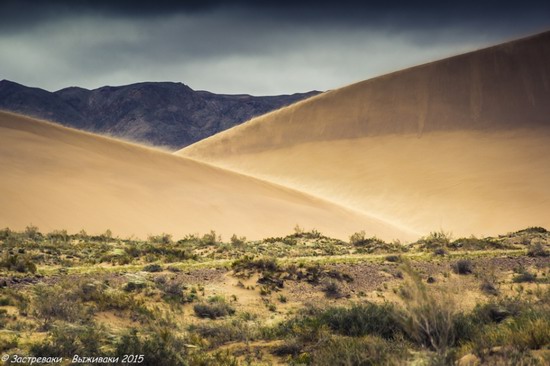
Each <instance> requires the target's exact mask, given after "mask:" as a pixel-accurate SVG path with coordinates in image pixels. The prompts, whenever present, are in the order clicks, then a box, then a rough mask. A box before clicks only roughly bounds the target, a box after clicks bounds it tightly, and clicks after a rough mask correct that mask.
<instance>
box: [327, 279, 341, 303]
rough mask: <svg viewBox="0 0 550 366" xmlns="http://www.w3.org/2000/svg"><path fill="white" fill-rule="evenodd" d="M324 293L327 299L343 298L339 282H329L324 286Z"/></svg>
mask: <svg viewBox="0 0 550 366" xmlns="http://www.w3.org/2000/svg"><path fill="white" fill-rule="evenodd" d="M323 292H324V293H325V296H326V297H329V298H333V299H335V298H339V297H341V296H342V290H341V288H340V284H338V282H336V281H333V280H329V281H327V282H326V283H325V285H324V286H323Z"/></svg>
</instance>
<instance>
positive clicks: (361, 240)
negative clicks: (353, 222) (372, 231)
mask: <svg viewBox="0 0 550 366" xmlns="http://www.w3.org/2000/svg"><path fill="white" fill-rule="evenodd" d="M349 243H350V244H351V245H353V246H355V247H366V246H373V245H376V244H382V245H385V244H387V243H386V242H385V241H383V240H382V239H378V238H377V237H374V236H373V237H371V238H367V237H366V233H365V232H364V231H359V232H357V233H354V234H352V235H351V236H350V237H349Z"/></svg>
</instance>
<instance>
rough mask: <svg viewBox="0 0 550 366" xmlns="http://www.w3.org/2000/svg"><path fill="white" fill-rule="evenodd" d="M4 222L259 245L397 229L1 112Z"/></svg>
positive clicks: (182, 161) (253, 182) (205, 168)
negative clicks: (202, 236)
mask: <svg viewBox="0 0 550 366" xmlns="http://www.w3.org/2000/svg"><path fill="white" fill-rule="evenodd" d="M0 166H1V167H2V179H1V180H0V191H1V192H2V195H1V196H0V207H2V210H1V213H0V222H1V224H2V225H3V226H8V227H10V228H11V229H15V230H18V229H22V228H24V227H25V226H27V225H29V224H31V223H32V224H33V225H37V226H38V227H40V228H41V229H42V230H44V231H50V230H54V229H66V230H68V231H69V232H78V231H79V230H81V229H84V230H86V231H88V232H90V233H102V232H104V231H105V230H106V229H110V230H112V231H113V232H115V233H117V235H122V236H131V235H135V236H138V237H146V236H147V235H153V234H159V233H162V232H165V233H169V234H171V235H174V237H183V236H185V235H187V234H194V233H205V232H209V231H210V230H215V231H216V232H217V233H218V234H221V235H222V236H223V237H224V238H225V239H228V238H229V237H230V236H231V235H232V234H233V233H235V234H238V235H246V236H247V237H249V238H251V239H255V238H256V239H257V238H262V237H267V236H278V235H283V234H285V233H288V232H290V231H292V229H293V228H294V226H295V225H296V224H299V225H300V226H302V227H306V228H308V229H310V228H319V230H321V229H322V230H323V232H324V233H327V234H329V235H333V236H336V237H339V238H347V237H348V236H349V235H350V234H351V233H353V232H355V231H357V230H361V229H365V230H369V231H372V232H376V233H378V234H379V235H380V236H382V237H385V238H388V239H392V238H394V237H410V235H411V234H410V233H406V232H403V231H401V230H399V229H397V228H396V227H394V226H392V225H388V224H385V223H383V222H381V221H379V220H376V219H373V218H369V217H366V216H364V215H361V214H358V213H355V212H353V211H351V210H348V209H346V208H343V207H340V206H337V205H335V204H331V203H328V202H326V201H323V200H322V199H318V198H315V197H312V196H309V195H307V194H304V193H301V192H297V191H295V190H292V189H289V188H285V187H281V186H278V185H275V184H272V183H267V182H263V181H260V180H257V179H255V178H250V177H247V176H243V175H240V174H236V173H232V172H229V171H226V170H223V169H220V168H215V167H212V166H209V165H206V164H203V163H199V162H195V161H192V160H189V159H186V158H181V157H176V156H173V155H172V154H170V153H167V152H162V151H158V150H154V149H149V148H145V147H141V146H138V145H133V144H130V143H125V142H121V141H117V140H114V139H110V138H106V137H102V136H97V135H93V134H90V133H85V132H80V131H77V130H73V129H69V128H65V127H61V126H58V125H55V124H52V123H48V122H44V121H38V120H34V119H31V118H27V117H23V116H19V115H15V114H11V113H7V112H0Z"/></svg>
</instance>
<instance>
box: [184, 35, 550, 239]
mask: <svg viewBox="0 0 550 366" xmlns="http://www.w3.org/2000/svg"><path fill="white" fill-rule="evenodd" d="M177 154H178V155H181V156H187V157H192V158H194V159H197V160H200V161H204V162H208V163H211V164H215V165H217V166H220V167H224V168H228V169H232V170H235V171H238V172H241V173H244V174H248V175H251V176H254V177H258V178H261V179H265V180H269V181H272V182H276V183H278V184H282V185H285V186H288V187H291V188H294V189H297V190H300V191H303V192H308V193H310V194H313V195H315V196H317V197H320V198H323V199H326V200H328V201H331V202H335V203H337V204H339V205H342V206H346V207H348V208H352V209H355V210H358V211H360V212H363V213H365V214H367V215H369V216H373V217H377V218H379V219H381V220H383V221H385V222H387V223H391V224H393V225H396V226H398V227H401V228H404V229H406V230H408V231H412V232H415V233H418V234H427V233H428V232H429V231H435V230H445V231H450V232H452V233H453V234H454V235H455V236H468V235H470V234H475V235H495V234H498V233H503V232H507V231H513V230H517V229H521V228H524V227H526V226H535V225H539V226H545V227H550V188H549V187H550V32H546V33H542V34H539V35H536V36H533V37H529V38H525V39H521V40H517V41H514V42H510V43H506V44H502V45H498V46H495V47H491V48H487V49H483V50H478V51H475V52H472V53H468V54H464V55H459V56H456V57H452V58H448V59H444V60H441V61H436V62H433V63H429V64H425V65H420V66H417V67H414V68H410V69H406V70H402V71H398V72H395V73H392V74H388V75H384V76H381V77H377V78H374V79H370V80H366V81H363V82H360V83H357V84H353V85H350V86H346V87H343V88H340V89H336V90H333V91H330V92H327V93H324V94H321V95H319V96H316V97H314V98H311V99H308V100H306V101H303V102H299V103H296V104H294V105H292V106H290V107H287V108H283V109H280V110H278V111H275V112H272V113H269V114H267V115H264V116H261V117H258V118H255V119H252V120H250V121H248V122H246V123H244V124H242V125H240V126H237V127H235V128H232V129H230V130H227V131H225V132H222V133H220V134H218V135H215V136H212V137H210V138H208V139H205V140H203V141H200V142H198V143H196V144H194V145H191V146H189V147H187V148H185V149H183V150H181V151H179V152H178V153H177ZM374 234H376V232H374Z"/></svg>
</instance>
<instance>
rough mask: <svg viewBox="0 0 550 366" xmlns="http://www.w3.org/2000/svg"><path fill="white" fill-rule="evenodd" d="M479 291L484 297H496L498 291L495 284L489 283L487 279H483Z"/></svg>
mask: <svg viewBox="0 0 550 366" xmlns="http://www.w3.org/2000/svg"><path fill="white" fill-rule="evenodd" d="M479 289H480V290H481V291H482V292H483V293H484V294H486V295H492V296H497V295H498V294H499V290H498V288H497V285H496V284H495V282H494V281H491V280H490V279H488V278H484V279H483V280H482V281H481V285H479Z"/></svg>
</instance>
